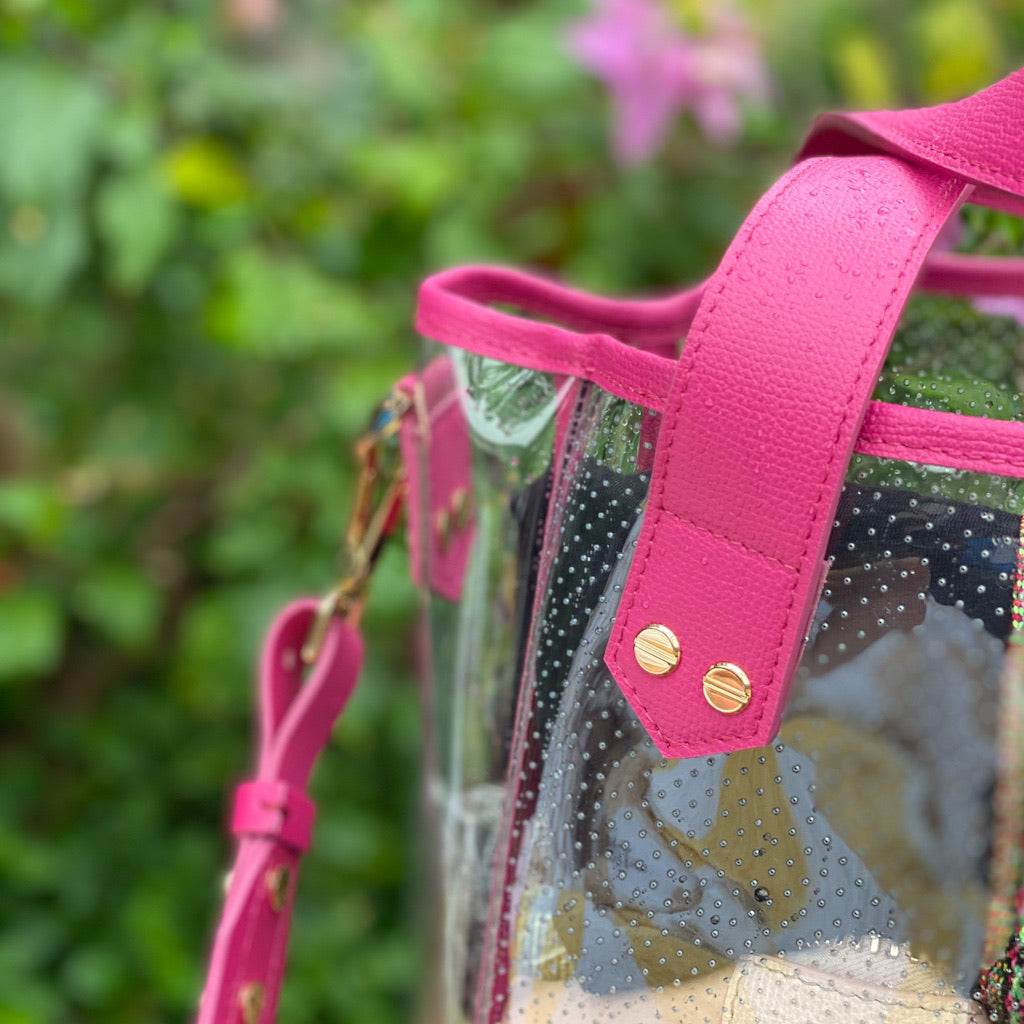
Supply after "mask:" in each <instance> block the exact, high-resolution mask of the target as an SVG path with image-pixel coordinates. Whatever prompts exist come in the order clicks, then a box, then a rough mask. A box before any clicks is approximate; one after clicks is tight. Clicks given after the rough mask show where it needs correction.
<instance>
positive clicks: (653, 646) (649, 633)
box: [633, 622, 679, 676]
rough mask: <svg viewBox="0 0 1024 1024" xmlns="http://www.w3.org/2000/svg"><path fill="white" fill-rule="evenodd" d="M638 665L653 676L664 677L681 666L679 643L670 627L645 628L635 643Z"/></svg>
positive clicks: (654, 626) (634, 649)
mask: <svg viewBox="0 0 1024 1024" xmlns="http://www.w3.org/2000/svg"><path fill="white" fill-rule="evenodd" d="M633 654H634V656H635V657H636V662H637V664H638V665H639V666H640V667H641V668H642V669H643V670H644V671H645V672H650V673H651V675H652V676H663V675H665V674H666V673H667V672H671V671H672V669H674V668H675V667H676V665H678V664H679V641H678V640H677V639H676V635H675V633H673V632H672V630H671V629H669V628H668V626H662V625H660V624H659V623H656V622H655V623H652V624H651V625H650V626H645V627H644V628H643V629H641V630H640V632H639V633H637V635H636V639H635V640H634V641H633Z"/></svg>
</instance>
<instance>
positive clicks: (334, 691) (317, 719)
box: [197, 600, 363, 1024]
mask: <svg viewBox="0 0 1024 1024" xmlns="http://www.w3.org/2000/svg"><path fill="white" fill-rule="evenodd" d="M316 610H317V602H316V601H312V600H305V601H297V602H295V603H294V604H292V605H289V607H287V608H286V609H285V610H284V611H283V612H282V613H281V615H280V616H279V617H278V619H277V621H276V622H275V623H274V625H273V627H272V628H271V630H270V633H269V634H268V636H267V640H266V643H265V645H264V648H263V658H262V662H261V669H260V685H259V695H260V751H259V760H258V766H257V771H256V777H255V779H253V780H251V781H249V782H245V783H242V785H240V786H239V787H238V790H237V791H236V796H235V806H234V812H233V815H232V831H233V832H234V834H235V835H236V836H237V837H238V852H237V854H236V857H235V864H234V868H233V869H232V872H231V876H230V878H231V881H230V884H229V886H228V892H227V897H226V899H225V903H224V910H223V913H222V916H221V921H220V925H219V927H218V929H217V935H216V938H215V939H214V946H213V952H212V954H211V957H210V966H209V969H208V972H207V976H206V985H205V986H204V988H203V997H202V1001H201V1002H200V1006H199V1016H198V1019H197V1024H272V1022H273V1020H274V1017H275V1011H276V1006H277V997H278V993H279V991H280V987H281V979H282V977H283V974H284V964H285V953H286V947H287V940H288V927H289V923H290V919H291V909H292V901H293V899H294V893H295V881H296V876H297V873H298V867H299V860H300V858H301V856H302V854H303V853H304V852H305V850H306V848H307V847H308V846H309V841H310V836H311V832H312V826H313V814H314V808H313V803H312V801H311V800H310V799H309V797H308V796H306V793H305V790H306V784H307V782H308V781H309V775H310V772H311V771H312V768H313V765H314V763H315V761H316V759H317V757H318V755H319V754H320V751H321V750H322V749H323V747H324V745H325V744H326V743H327V740H328V738H329V736H330V734H331V729H332V728H333V726H334V723H335V721H336V719H337V717H338V715H339V714H340V713H341V711H342V709H343V708H344V706H345V704H346V703H347V701H348V698H349V696H350V695H351V693H352V690H353V688H354V686H355V682H356V678H357V676H358V674H359V667H360V665H361V663H362V656H363V648H362V641H361V640H360V638H359V635H358V633H356V631H355V630H354V629H353V628H352V626H350V625H349V624H348V623H347V622H345V621H343V620H342V619H340V618H335V619H333V620H332V621H331V624H330V626H329V628H328V631H327V637H326V639H325V642H324V646H323V648H322V650H321V652H320V657H319V658H318V660H317V663H316V665H315V666H314V668H313V669H312V670H311V671H310V673H309V676H308V678H306V679H305V680H304V679H303V666H302V661H301V659H300V654H299V652H300V651H301V649H302V645H303V643H304V642H305V640H306V637H307V635H308V633H309V628H310V625H311V623H312V621H313V617H314V615H315V614H316Z"/></svg>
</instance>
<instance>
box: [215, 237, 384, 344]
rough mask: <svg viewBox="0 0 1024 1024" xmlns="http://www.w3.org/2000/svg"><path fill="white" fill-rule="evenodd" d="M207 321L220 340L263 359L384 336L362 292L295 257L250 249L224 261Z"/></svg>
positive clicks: (377, 315)
mask: <svg viewBox="0 0 1024 1024" xmlns="http://www.w3.org/2000/svg"><path fill="white" fill-rule="evenodd" d="M207 322H208V326H209V330H210V333H211V334H212V335H213V336H214V337H215V338H217V339H218V340H219V341H221V342H223V343H224V344H226V345H230V346H232V347H234V348H237V349H239V350H241V351H243V352H248V353H254V354H259V355H262V356H297V355H308V354H309V353H311V352H317V351H332V350H338V349H346V348H347V349H353V350H354V349H356V348H358V347H362V348H364V349H365V348H366V347H367V346H370V347H372V346H374V345H375V344H376V341H377V338H378V336H379V335H380V334H381V333H383V324H382V322H381V317H380V314H379V313H378V312H377V310H376V309H375V307H374V306H373V305H372V304H371V303H370V302H369V301H367V299H366V298H365V297H364V295H363V293H362V292H361V291H360V290H358V289H356V288H355V287H353V286H352V285H350V284H347V283H342V282H339V281H334V280H332V279H331V278H329V277H326V276H325V275H323V274H321V273H319V272H318V271H317V270H315V269H314V268H313V267H311V266H310V265H309V264H307V263H305V262H303V261H302V260H300V259H298V258H296V257H281V256H271V255H270V254H268V253H265V252H261V251H260V250H258V249H254V248H249V249H242V250H240V251H239V252H237V253H234V254H233V255H231V256H230V257H229V258H228V261H227V267H226V271H225V276H224V281H223V284H222V287H221V289H220V291H219V292H218V294H217V295H216V297H215V298H214V300H213V302H212V303H211V305H210V308H209V315H208V321H207Z"/></svg>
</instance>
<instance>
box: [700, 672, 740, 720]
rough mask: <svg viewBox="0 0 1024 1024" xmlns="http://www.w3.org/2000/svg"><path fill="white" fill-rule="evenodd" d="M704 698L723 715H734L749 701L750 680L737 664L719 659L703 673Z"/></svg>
mask: <svg viewBox="0 0 1024 1024" xmlns="http://www.w3.org/2000/svg"><path fill="white" fill-rule="evenodd" d="M704 699H705V700H706V701H707V702H708V703H709V704H710V705H711V706H712V707H713V708H714V709H715V710H716V711H721V712H722V714H723V715H735V714H736V713H737V712H739V711H742V710H743V709H744V708H745V707H746V706H747V705H748V704H749V703H750V680H749V679H748V678H747V674H746V672H744V671H743V669H741V668H740V667H739V666H738V665H731V664H730V663H729V662H727V661H720V662H718V664H717V665H712V666H711V668H709V669H708V670H707V672H706V673H705V675H704Z"/></svg>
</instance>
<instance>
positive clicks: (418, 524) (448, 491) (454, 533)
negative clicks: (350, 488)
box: [398, 356, 474, 601]
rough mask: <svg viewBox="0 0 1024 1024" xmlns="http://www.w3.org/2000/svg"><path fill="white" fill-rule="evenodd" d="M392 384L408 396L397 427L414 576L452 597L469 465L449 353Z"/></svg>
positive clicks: (469, 515)
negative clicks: (407, 408)
mask: <svg viewBox="0 0 1024 1024" xmlns="http://www.w3.org/2000/svg"><path fill="white" fill-rule="evenodd" d="M398 387H399V389H400V390H402V391H404V392H405V393H406V394H408V395H410V396H411V397H412V398H413V399H414V408H413V409H412V410H410V412H408V413H407V414H406V415H405V416H404V417H403V418H402V425H401V428H400V431H399V434H400V439H401V446H402V463H403V465H404V466H405V472H406V480H407V495H406V503H405V506H406V526H407V530H406V535H407V537H408V540H409V556H410V561H411V573H412V578H413V580H415V581H416V582H417V583H419V584H421V585H426V586H429V587H430V589H431V590H433V591H434V593H436V594H440V595H441V596H442V597H446V598H447V599H448V600H449V601H457V600H458V599H459V597H460V595H461V594H462V580H463V577H464V576H465V573H466V564H467V562H468V561H469V553H470V551H471V550H472V547H473V536H474V525H473V520H474V513H473V507H472V495H473V476H472V469H473V467H472V450H471V448H470V444H469V425H468V424H467V422H466V417H465V415H464V413H463V411H462V406H461V405H460V403H459V396H458V392H457V388H456V382H455V374H454V371H453V368H452V362H451V359H449V358H448V357H447V356H439V357H438V358H437V359H434V360H433V361H432V362H431V363H429V364H428V365H427V366H426V367H425V369H424V370H423V372H422V373H421V374H419V375H418V376H411V377H406V378H405V380H403V381H402V382H401V383H400V384H399V385H398ZM416 407H418V408H419V412H417V408H416ZM424 435H425V436H424ZM463 501H465V502H468V504H466V505H464V509H465V511H464V513H463V514H462V515H461V516H460V515H459V514H457V510H458V508H459V504H460V502H463Z"/></svg>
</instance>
